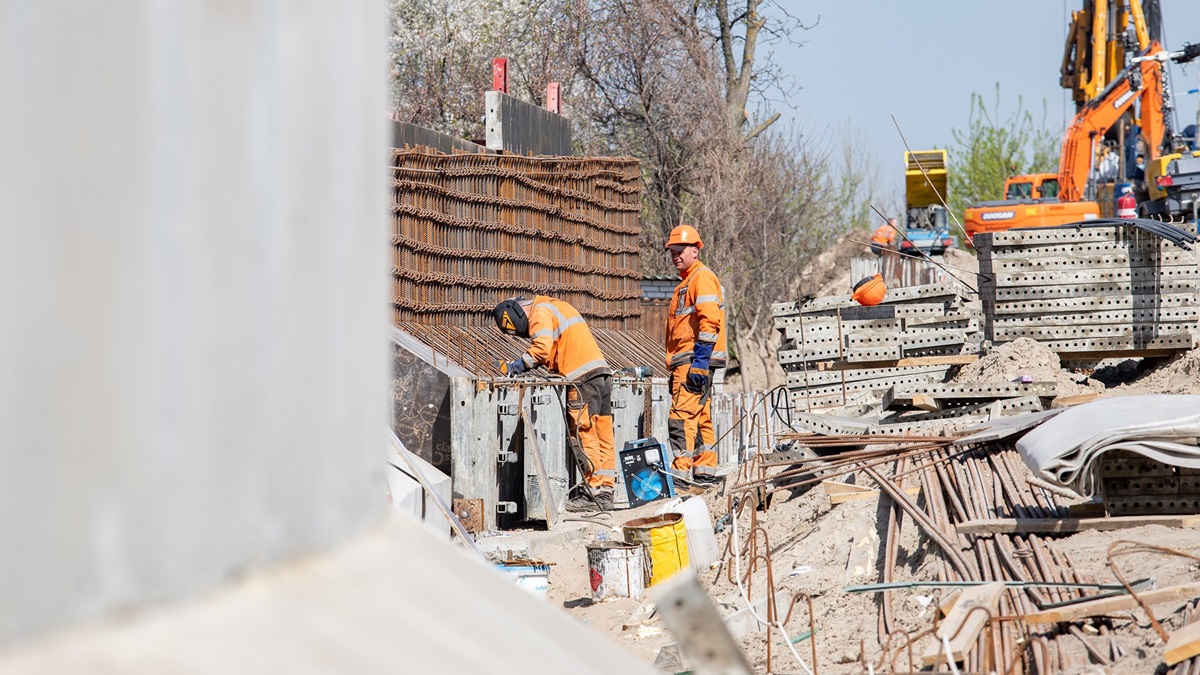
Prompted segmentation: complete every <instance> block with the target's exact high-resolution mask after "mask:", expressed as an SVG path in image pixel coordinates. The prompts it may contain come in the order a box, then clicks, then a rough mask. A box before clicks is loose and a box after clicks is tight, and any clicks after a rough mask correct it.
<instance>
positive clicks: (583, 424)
mask: <svg viewBox="0 0 1200 675" xmlns="http://www.w3.org/2000/svg"><path fill="white" fill-rule="evenodd" d="M567 412H569V413H570V414H571V421H572V422H573V423H574V425H575V435H576V436H577V437H578V438H579V444H580V445H582V446H583V454H585V455H587V458H588V462H589V463H591V465H592V471H591V473H588V474H587V475H585V476H584V477H583V479H584V480H585V481H586V482H587V484H588V486H589V487H591V488H593V489H595V488H608V489H610V490H611V489H612V487H613V484H614V483H615V480H616V475H617V453H616V452H615V450H614V449H613V418H612V376H611V375H600V376H598V377H593V378H591V379H588V380H585V381H583V382H579V383H578V384H574V385H572V386H570V387H567Z"/></svg>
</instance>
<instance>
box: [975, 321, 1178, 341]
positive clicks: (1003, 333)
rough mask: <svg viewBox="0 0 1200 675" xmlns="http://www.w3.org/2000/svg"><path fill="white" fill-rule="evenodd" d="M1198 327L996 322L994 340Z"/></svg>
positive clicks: (1150, 334) (1158, 333)
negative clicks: (1046, 324) (1027, 324)
mask: <svg viewBox="0 0 1200 675" xmlns="http://www.w3.org/2000/svg"><path fill="white" fill-rule="evenodd" d="M1191 328H1195V321H1190V322H1186V323H1165V322H1164V323H1144V324H1133V323H1112V324H1099V325H1086V324H1075V325H1066V326H1008V325H1003V326H996V328H995V329H994V330H993V335H994V337H993V340H995V341H996V342H1008V341H1010V340H1016V339H1017V338H1023V337H1026V338H1029V339H1031V340H1037V341H1038V342H1048V341H1053V340H1086V339H1094V338H1101V339H1108V338H1130V339H1132V340H1136V339H1138V338H1139V337H1144V338H1155V337H1165V336H1170V335H1188V334H1190V332H1189V329H1191Z"/></svg>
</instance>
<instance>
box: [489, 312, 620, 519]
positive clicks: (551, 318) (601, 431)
mask: <svg viewBox="0 0 1200 675" xmlns="http://www.w3.org/2000/svg"><path fill="white" fill-rule="evenodd" d="M492 314H493V316H494V317H495V319H496V325H497V326H498V327H499V328H500V330H502V331H504V332H505V333H508V334H509V335H517V336H520V337H526V338H531V339H532V340H533V342H532V344H531V345H530V347H529V350H528V351H526V352H525V354H523V355H522V356H521V358H519V359H516V360H515V361H510V362H508V363H506V364H504V370H505V373H506V374H508V375H519V374H521V373H523V372H525V371H527V370H531V369H533V368H536V367H538V366H545V367H546V368H547V369H549V370H550V371H552V372H555V373H558V374H559V375H562V376H563V377H565V378H567V379H568V380H570V381H571V385H570V386H569V387H568V388H567V412H568V413H569V414H570V417H571V422H572V423H573V424H574V426H575V435H576V437H577V438H578V439H579V443H580V445H582V446H583V452H584V454H585V455H586V456H587V459H588V463H589V464H590V465H591V466H590V467H588V468H587V469H586V473H585V475H584V477H583V479H584V481H585V482H586V483H587V485H588V487H589V488H590V491H591V495H592V496H594V497H595V501H594V502H593V500H592V498H591V496H589V495H588V491H586V490H580V491H577V492H576V493H575V494H573V495H572V497H571V499H570V500H569V501H568V502H567V510H568V511H584V510H590V509H593V508H596V507H599V508H600V509H601V510H605V511H608V510H611V509H612V504H613V483H614V479H615V477H616V453H615V452H614V449H613V418H612V371H611V370H610V369H609V367H608V362H606V361H605V360H604V355H603V354H601V353H600V347H599V346H597V345H596V339H595V338H593V337H592V331H591V330H589V329H588V327H587V324H586V323H585V322H584V320H583V317H581V316H580V315H579V312H578V311H576V310H575V308H574V307H572V306H571V305H570V304H569V303H566V302H563V301H562V300H555V299H554V298H550V297H547V296H545V295H538V296H535V297H534V298H533V299H532V300H529V299H527V298H522V297H516V298H509V299H507V300H505V301H503V302H501V303H500V304H498V305H496V308H495V309H494V310H493V311H492Z"/></svg>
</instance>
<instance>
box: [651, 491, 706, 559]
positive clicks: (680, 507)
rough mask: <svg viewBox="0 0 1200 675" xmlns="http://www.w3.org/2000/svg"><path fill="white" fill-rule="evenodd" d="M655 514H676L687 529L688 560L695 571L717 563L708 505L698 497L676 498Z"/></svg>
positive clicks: (659, 508)
mask: <svg viewBox="0 0 1200 675" xmlns="http://www.w3.org/2000/svg"><path fill="white" fill-rule="evenodd" d="M656 513H678V514H680V515H682V516H683V526H684V527H685V528H686V529H687V542H688V560H689V561H691V564H692V568H693V569H695V570H696V571H701V570H706V569H708V567H709V565H712V564H713V563H715V562H717V559H718V558H719V557H720V550H719V549H718V547H717V535H715V534H713V524H712V518H711V517H710V516H709V515H708V505H707V504H705V503H704V500H703V499H700V498H699V497H690V496H689V497H677V498H675V499H672V500H670V501H668V502H666V503H664V504H663V505H662V506H660V507H658V510H657V511H656Z"/></svg>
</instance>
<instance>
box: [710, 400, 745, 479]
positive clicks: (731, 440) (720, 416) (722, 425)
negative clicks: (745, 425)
mask: <svg viewBox="0 0 1200 675" xmlns="http://www.w3.org/2000/svg"><path fill="white" fill-rule="evenodd" d="M711 411H712V421H713V435H714V438H715V439H716V440H717V447H716V448H715V450H716V453H717V463H718V464H720V465H721V466H728V465H730V464H736V463H737V461H738V457H739V454H740V453H739V450H740V447H739V444H738V437H737V435H735V434H732V433H726V432H728V431H729V430H730V429H732V428H733V425H734V424H737V423H738V412H737V406H736V405H735V395H733V394H726V393H719V394H713V395H712V408H711Z"/></svg>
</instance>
